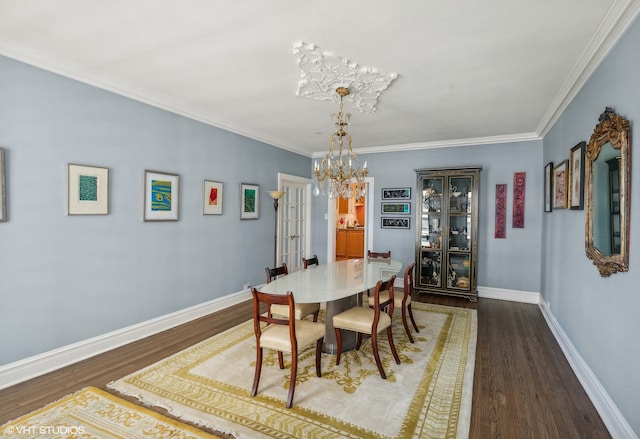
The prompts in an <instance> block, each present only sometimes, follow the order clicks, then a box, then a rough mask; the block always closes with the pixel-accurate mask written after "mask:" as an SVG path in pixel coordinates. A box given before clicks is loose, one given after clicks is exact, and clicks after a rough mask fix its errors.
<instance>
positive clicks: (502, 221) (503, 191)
mask: <svg viewBox="0 0 640 439" xmlns="http://www.w3.org/2000/svg"><path fill="white" fill-rule="evenodd" d="M495 236H496V238H506V237H507V185H506V184H497V185H496V235H495Z"/></svg>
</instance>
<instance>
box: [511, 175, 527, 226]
mask: <svg viewBox="0 0 640 439" xmlns="http://www.w3.org/2000/svg"><path fill="white" fill-rule="evenodd" d="M525 174H526V173H525V172H514V173H513V219H512V223H513V225H512V227H514V228H518V229H523V228H524V183H525Z"/></svg>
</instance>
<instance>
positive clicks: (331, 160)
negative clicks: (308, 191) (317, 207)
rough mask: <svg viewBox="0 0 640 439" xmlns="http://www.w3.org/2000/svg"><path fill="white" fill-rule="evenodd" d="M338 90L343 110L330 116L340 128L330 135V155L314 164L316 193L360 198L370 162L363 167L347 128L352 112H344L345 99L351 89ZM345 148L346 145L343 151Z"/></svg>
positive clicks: (363, 192) (314, 190) (364, 186)
mask: <svg viewBox="0 0 640 439" xmlns="http://www.w3.org/2000/svg"><path fill="white" fill-rule="evenodd" d="M336 92H337V93H338V94H339V95H340V111H339V112H338V113H332V114H331V118H332V119H333V121H334V124H335V125H336V128H337V129H338V130H337V131H336V132H335V133H333V134H332V135H331V139H330V140H329V152H328V153H327V155H325V156H324V158H323V159H322V162H321V163H320V164H318V161H317V160H316V161H315V163H314V165H313V175H315V178H316V185H315V188H314V189H313V193H314V195H316V196H317V195H319V194H320V192H321V191H322V193H323V194H325V195H327V196H328V197H329V198H337V197H342V198H351V197H352V196H353V195H354V194H355V195H356V197H357V198H360V197H362V196H364V195H365V192H366V185H365V182H364V179H365V177H366V176H367V162H366V161H365V162H364V166H363V167H362V169H361V168H360V160H358V156H357V155H356V154H355V153H354V152H353V150H352V149H351V134H349V133H348V132H347V131H345V129H346V128H347V126H348V125H349V119H351V113H344V111H343V105H344V104H343V102H342V100H343V98H344V97H345V96H348V95H349V89H348V88H346V87H338V88H337V89H336ZM345 139H346V145H345ZM336 141H337V144H338V146H337V148H336ZM343 148H345V151H344V152H343ZM343 154H344V156H343Z"/></svg>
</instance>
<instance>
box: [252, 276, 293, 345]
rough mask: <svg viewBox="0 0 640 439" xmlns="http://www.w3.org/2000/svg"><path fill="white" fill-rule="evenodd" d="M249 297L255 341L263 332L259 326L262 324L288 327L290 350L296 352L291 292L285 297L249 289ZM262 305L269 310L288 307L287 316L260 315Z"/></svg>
mask: <svg viewBox="0 0 640 439" xmlns="http://www.w3.org/2000/svg"><path fill="white" fill-rule="evenodd" d="M251 295H252V296H253V331H254V332H255V334H256V339H257V340H260V335H261V334H262V331H263V330H264V328H263V327H262V326H261V325H260V323H262V322H264V323H266V324H267V325H285V326H289V337H290V339H291V347H292V349H294V350H297V349H298V345H297V342H296V325H295V301H294V299H293V293H292V292H291V291H288V292H287V294H286V295H282V294H269V293H263V292H261V291H258V290H257V289H255V288H251ZM263 304H264V305H266V307H267V309H269V308H271V305H288V306H289V316H288V317H277V316H274V315H271V313H262V312H261V311H260V309H261V305H263ZM292 352H293V351H292Z"/></svg>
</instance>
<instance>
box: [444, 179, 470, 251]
mask: <svg viewBox="0 0 640 439" xmlns="http://www.w3.org/2000/svg"><path fill="white" fill-rule="evenodd" d="M472 188H473V186H472V180H471V177H452V178H450V179H449V218H448V224H449V248H448V249H449V250H457V251H459V250H461V251H470V250H471V241H472V237H471V233H472V227H471V214H472V212H471V206H472V205H473V204H472V196H473V193H472V192H471V189H472Z"/></svg>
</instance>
